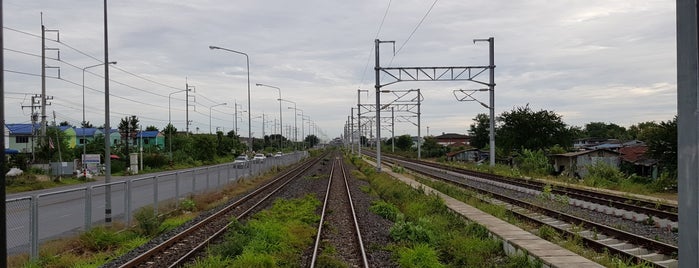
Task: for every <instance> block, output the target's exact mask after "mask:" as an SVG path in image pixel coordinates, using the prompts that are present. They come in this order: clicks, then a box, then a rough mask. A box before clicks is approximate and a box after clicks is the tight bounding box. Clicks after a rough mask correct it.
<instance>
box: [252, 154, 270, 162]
mask: <svg viewBox="0 0 699 268" xmlns="http://www.w3.org/2000/svg"><path fill="white" fill-rule="evenodd" d="M265 158H267V157H265V155H264V154H255V156H254V157H253V158H252V161H254V162H255V163H262V162H263V161H265Z"/></svg>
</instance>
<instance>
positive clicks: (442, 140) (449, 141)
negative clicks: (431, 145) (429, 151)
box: [434, 132, 471, 147]
mask: <svg viewBox="0 0 699 268" xmlns="http://www.w3.org/2000/svg"><path fill="white" fill-rule="evenodd" d="M434 139H435V140H436V141H437V144H439V145H442V146H447V147H459V146H470V145H471V136H468V135H463V134H458V133H444V132H442V135H439V136H435V137H434Z"/></svg>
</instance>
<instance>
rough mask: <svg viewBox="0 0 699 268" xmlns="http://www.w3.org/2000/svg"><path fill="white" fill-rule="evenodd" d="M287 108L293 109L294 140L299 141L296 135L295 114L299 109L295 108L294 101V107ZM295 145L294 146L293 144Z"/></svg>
mask: <svg viewBox="0 0 699 268" xmlns="http://www.w3.org/2000/svg"><path fill="white" fill-rule="evenodd" d="M288 108H289V109H294V141H295V142H296V143H298V142H299V137H298V127H297V126H296V116H297V114H296V113H298V111H299V109H297V108H296V103H294V107H288ZM294 147H295V146H294Z"/></svg>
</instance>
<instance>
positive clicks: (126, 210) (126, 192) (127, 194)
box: [124, 180, 131, 228]
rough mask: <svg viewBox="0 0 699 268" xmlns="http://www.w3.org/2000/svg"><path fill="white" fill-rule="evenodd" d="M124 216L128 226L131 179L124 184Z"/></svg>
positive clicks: (129, 219)
mask: <svg viewBox="0 0 699 268" xmlns="http://www.w3.org/2000/svg"><path fill="white" fill-rule="evenodd" d="M124 217H125V218H126V219H125V221H126V227H127V228H128V227H129V226H130V225H131V180H128V181H126V185H124Z"/></svg>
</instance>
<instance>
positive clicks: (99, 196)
mask: <svg viewBox="0 0 699 268" xmlns="http://www.w3.org/2000/svg"><path fill="white" fill-rule="evenodd" d="M307 156H308V154H307V153H306V152H296V153H292V154H287V155H283V156H280V157H271V158H267V159H265V160H264V161H258V162H251V163H250V164H248V165H234V164H233V163H229V164H221V165H215V166H207V167H202V168H194V169H187V170H181V171H175V172H170V173H158V174H155V175H144V176H143V177H138V178H134V179H128V180H116V181H113V182H110V183H109V184H106V183H102V184H94V185H91V186H77V187H75V188H71V189H66V190H60V191H52V192H46V193H40V194H34V195H28V196H24V197H18V198H12V199H7V200H5V203H6V206H7V215H6V222H7V248H8V252H7V253H8V255H14V254H22V253H29V254H30V256H31V257H32V258H35V257H36V256H38V247H39V244H40V243H42V242H45V241H48V240H51V239H55V238H59V237H64V236H68V235H72V234H76V233H80V232H84V231H85V230H88V229H90V228H91V227H92V226H93V225H99V224H104V223H105V214H106V213H105V211H106V207H107V203H109V204H110V207H111V212H112V213H111V215H112V221H117V222H123V223H125V225H124V226H127V227H128V226H130V225H131V223H132V216H133V213H134V212H135V211H137V210H138V209H140V208H142V207H145V206H152V207H153V208H154V209H156V211H157V210H161V211H158V212H159V213H160V214H163V213H167V212H169V211H171V210H174V209H176V208H177V206H178V205H179V204H178V202H177V200H180V199H182V198H184V197H186V196H188V195H192V194H198V193H205V192H209V191H212V190H217V189H221V188H222V186H223V185H226V184H229V183H232V182H236V181H238V180H240V179H244V178H246V177H249V176H257V175H259V174H261V173H263V172H266V171H267V170H270V169H271V168H273V167H279V166H285V165H289V164H293V163H296V162H298V161H300V160H301V159H303V158H305V157H307ZM107 193H109V197H107ZM165 204H172V206H165Z"/></svg>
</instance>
